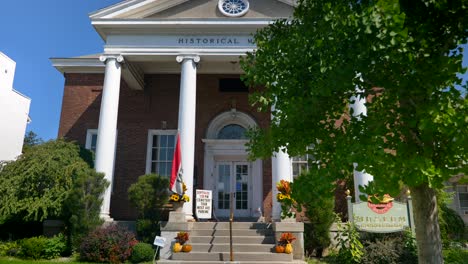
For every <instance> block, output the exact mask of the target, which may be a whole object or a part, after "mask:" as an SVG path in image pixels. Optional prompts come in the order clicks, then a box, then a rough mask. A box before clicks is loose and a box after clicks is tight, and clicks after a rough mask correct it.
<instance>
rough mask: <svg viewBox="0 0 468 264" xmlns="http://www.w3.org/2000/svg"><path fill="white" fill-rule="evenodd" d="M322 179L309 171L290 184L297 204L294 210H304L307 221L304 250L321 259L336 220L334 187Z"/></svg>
mask: <svg viewBox="0 0 468 264" xmlns="http://www.w3.org/2000/svg"><path fill="white" fill-rule="evenodd" d="M312 174H313V175H312ZM324 177H325V175H322V174H320V173H317V172H314V171H309V172H307V173H306V174H301V175H300V176H299V177H297V178H296V179H295V180H294V182H293V183H292V197H293V198H294V199H295V200H296V202H297V206H296V209H297V210H298V211H299V212H300V211H301V210H302V208H305V209H306V211H305V215H306V216H307V219H308V224H307V228H306V229H305V232H304V236H305V238H306V239H305V240H304V241H305V243H306V244H305V249H306V250H308V251H309V252H313V251H315V252H316V256H317V257H322V252H323V250H324V249H325V248H327V247H328V246H329V245H330V243H331V239H330V227H331V226H332V224H333V222H334V221H335V218H336V216H335V212H334V210H333V209H334V206H335V199H334V189H335V187H336V186H335V185H334V184H331V183H329V181H327V180H326V179H325V178H324ZM310 190H314V191H313V192H311V191H310Z"/></svg>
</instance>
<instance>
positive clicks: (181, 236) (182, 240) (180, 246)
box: [173, 232, 192, 253]
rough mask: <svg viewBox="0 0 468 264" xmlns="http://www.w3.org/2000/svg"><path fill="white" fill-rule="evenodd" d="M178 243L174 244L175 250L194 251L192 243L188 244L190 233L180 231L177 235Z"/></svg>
mask: <svg viewBox="0 0 468 264" xmlns="http://www.w3.org/2000/svg"><path fill="white" fill-rule="evenodd" d="M175 240H176V243H175V244H174V247H173V251H174V252H176V253H177V252H180V251H182V252H190V251H192V245H190V244H186V242H187V241H188V240H189V234H188V233H187V232H179V233H177V236H176V237H175Z"/></svg>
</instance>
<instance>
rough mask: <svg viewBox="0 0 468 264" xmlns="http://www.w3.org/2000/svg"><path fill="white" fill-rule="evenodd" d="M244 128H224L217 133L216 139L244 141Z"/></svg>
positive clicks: (227, 126)
mask: <svg viewBox="0 0 468 264" xmlns="http://www.w3.org/2000/svg"><path fill="white" fill-rule="evenodd" d="M245 132H246V129H245V127H243V126H241V125H238V124H229V125H226V126H224V127H223V128H222V129H221V130H220V131H219V133H218V136H217V138H218V139H246V138H247V137H246V135H245Z"/></svg>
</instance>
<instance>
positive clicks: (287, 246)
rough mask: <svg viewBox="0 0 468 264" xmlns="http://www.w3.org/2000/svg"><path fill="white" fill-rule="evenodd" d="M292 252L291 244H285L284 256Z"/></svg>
mask: <svg viewBox="0 0 468 264" xmlns="http://www.w3.org/2000/svg"><path fill="white" fill-rule="evenodd" d="M292 252H293V247H292V245H291V244H287V245H286V247H285V248H284V253H286V254H291V253H292Z"/></svg>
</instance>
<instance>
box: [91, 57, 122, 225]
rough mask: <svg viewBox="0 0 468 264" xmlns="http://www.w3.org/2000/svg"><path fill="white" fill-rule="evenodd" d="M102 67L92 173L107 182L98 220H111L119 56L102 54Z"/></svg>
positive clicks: (120, 60) (118, 89)
mask: <svg viewBox="0 0 468 264" xmlns="http://www.w3.org/2000/svg"><path fill="white" fill-rule="evenodd" d="M99 59H100V60H101V61H102V62H104V63H105V64H106V70H105V76H104V85H103V89H102V99H101V110H100V114H99V126H98V135H97V145H96V164H95V167H96V171H97V172H102V173H104V175H105V179H106V180H107V181H108V182H109V183H110V184H109V186H108V187H107V189H106V190H105V192H104V195H103V201H102V206H101V213H100V217H101V218H102V219H104V220H106V221H112V218H111V217H110V201H111V193H112V185H113V179H114V162H115V161H114V158H115V149H116V143H117V142H116V141H117V138H116V136H117V115H118V109H119V95H120V77H121V73H122V67H121V66H122V65H121V63H122V62H123V61H124V59H123V57H122V56H115V55H104V56H101V57H100V58H99Z"/></svg>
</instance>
